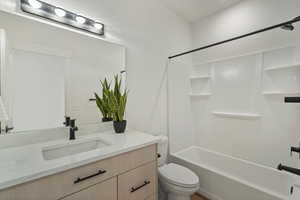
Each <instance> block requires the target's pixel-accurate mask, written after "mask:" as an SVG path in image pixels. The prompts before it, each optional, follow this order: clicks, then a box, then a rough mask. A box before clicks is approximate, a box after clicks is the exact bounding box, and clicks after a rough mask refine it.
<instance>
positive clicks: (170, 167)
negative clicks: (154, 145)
mask: <svg viewBox="0 0 300 200" xmlns="http://www.w3.org/2000/svg"><path fill="white" fill-rule="evenodd" d="M167 146H168V140H167V138H166V137H162V138H161V142H160V143H159V144H158V153H159V154H160V155H161V157H160V158H159V160H158V161H159V162H158V163H159V167H158V178H159V185H160V187H161V189H162V190H163V191H164V193H165V194H166V197H167V198H165V199H167V200H191V196H192V195H193V194H194V193H195V192H196V191H197V190H198V189H199V178H198V176H197V175H196V174H195V173H194V172H193V171H191V170H190V169H188V168H186V167H183V166H181V165H178V164H175V163H169V164H166V160H167V159H166V157H167Z"/></svg>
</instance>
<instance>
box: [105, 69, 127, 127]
mask: <svg viewBox="0 0 300 200" xmlns="http://www.w3.org/2000/svg"><path fill="white" fill-rule="evenodd" d="M121 86H122V79H121V78H119V76H118V75H116V76H115V86H114V89H113V90H111V91H110V92H109V110H111V111H112V116H113V121H114V122H113V125H114V129H115V132H116V133H124V132H125V129H126V125H127V121H126V120H125V119H124V115H125V110H126V104H127V96H128V90H127V89H124V90H123V91H122V89H121Z"/></svg>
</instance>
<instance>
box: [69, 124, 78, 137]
mask: <svg viewBox="0 0 300 200" xmlns="http://www.w3.org/2000/svg"><path fill="white" fill-rule="evenodd" d="M75 121H76V119H71V120H70V137H69V139H70V140H75V139H76V136H75V131H78V127H77V126H76V125H75Z"/></svg>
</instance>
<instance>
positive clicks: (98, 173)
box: [74, 170, 106, 184]
mask: <svg viewBox="0 0 300 200" xmlns="http://www.w3.org/2000/svg"><path fill="white" fill-rule="evenodd" d="M104 173H106V171H105V170H99V171H98V172H97V173H95V174H92V175H90V176H86V177H83V178H79V177H78V178H77V179H76V181H74V184H77V183H80V182H82V181H85V180H87V179H90V178H93V177H95V176H99V175H101V174H104Z"/></svg>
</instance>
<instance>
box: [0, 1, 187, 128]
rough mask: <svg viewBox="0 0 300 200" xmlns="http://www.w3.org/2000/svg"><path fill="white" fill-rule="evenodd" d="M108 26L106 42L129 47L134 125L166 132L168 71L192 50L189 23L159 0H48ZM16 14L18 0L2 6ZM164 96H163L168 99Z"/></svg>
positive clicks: (131, 123) (130, 113)
mask: <svg viewBox="0 0 300 200" xmlns="http://www.w3.org/2000/svg"><path fill="white" fill-rule="evenodd" d="M47 2H48V3H51V4H54V5H57V6H61V7H64V8H66V9H68V10H71V11H74V12H79V13H81V14H82V15H85V16H89V17H91V18H93V19H96V20H99V21H101V22H103V23H104V24H105V25H106V39H108V40H110V41H115V42H118V43H120V44H122V45H124V46H125V47H126V48H127V58H126V59H127V62H126V63H127V64H126V68H127V72H128V79H127V80H128V88H129V90H130V94H129V100H128V112H127V114H128V115H127V118H128V123H129V126H131V127H133V128H136V129H139V130H144V131H148V132H152V133H155V134H158V133H164V132H165V130H166V112H165V108H166V104H165V103H166V101H165V100H166V99H165V97H166V96H165V82H164V81H162V80H165V79H164V78H165V77H163V76H164V73H163V72H164V69H165V64H166V58H167V56H169V55H171V54H173V53H176V52H180V51H182V50H186V49H188V48H189V45H190V35H189V33H190V32H189V24H187V23H186V22H185V21H184V20H182V19H180V18H178V17H177V16H176V15H175V14H173V13H172V12H170V11H169V10H168V9H166V8H165V7H163V5H162V4H161V2H160V1H159V0H151V1H149V0H126V1H124V0H114V1H111V0H85V1H76V0H65V1H59V0H47ZM1 4H2V7H5V9H7V8H10V9H12V10H13V9H14V7H15V6H16V4H15V1H14V0H5V1H1ZM162 94H163V95H162Z"/></svg>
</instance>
